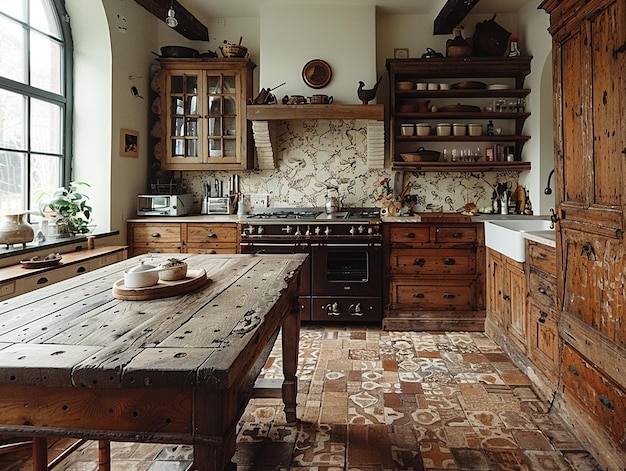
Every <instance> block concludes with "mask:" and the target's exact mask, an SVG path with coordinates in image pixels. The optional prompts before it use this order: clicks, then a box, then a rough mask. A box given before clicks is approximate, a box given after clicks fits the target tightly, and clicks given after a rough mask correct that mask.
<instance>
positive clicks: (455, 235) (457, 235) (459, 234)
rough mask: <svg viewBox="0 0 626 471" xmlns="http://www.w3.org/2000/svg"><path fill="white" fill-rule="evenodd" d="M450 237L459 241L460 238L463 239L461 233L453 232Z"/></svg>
mask: <svg viewBox="0 0 626 471" xmlns="http://www.w3.org/2000/svg"><path fill="white" fill-rule="evenodd" d="M452 237H454V238H455V239H460V238H461V237H463V233H462V232H455V233H454V234H452Z"/></svg>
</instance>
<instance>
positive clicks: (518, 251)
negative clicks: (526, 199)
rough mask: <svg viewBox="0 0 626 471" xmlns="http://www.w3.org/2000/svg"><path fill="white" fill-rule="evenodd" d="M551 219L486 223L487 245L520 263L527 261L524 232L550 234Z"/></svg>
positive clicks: (502, 220) (505, 220)
mask: <svg viewBox="0 0 626 471" xmlns="http://www.w3.org/2000/svg"><path fill="white" fill-rule="evenodd" d="M550 225H551V222H550V220H549V219H537V218H528V219H500V220H492V221H485V245H486V246H487V247H489V248H491V249H493V250H495V251H496V252H500V253H501V254H502V255H506V256H507V257H509V258H512V259H513V260H517V261H518V262H524V261H526V248H525V244H524V232H550V233H554V229H553V228H552V229H551V228H550Z"/></svg>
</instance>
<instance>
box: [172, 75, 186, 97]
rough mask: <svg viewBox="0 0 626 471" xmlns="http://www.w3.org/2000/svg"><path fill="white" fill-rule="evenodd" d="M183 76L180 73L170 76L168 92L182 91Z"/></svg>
mask: <svg viewBox="0 0 626 471" xmlns="http://www.w3.org/2000/svg"><path fill="white" fill-rule="evenodd" d="M183 83H184V78H183V76H182V75H172V77H170V92H171V93H183V90H184V88H183Z"/></svg>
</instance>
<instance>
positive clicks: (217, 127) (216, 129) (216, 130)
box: [208, 118, 222, 136]
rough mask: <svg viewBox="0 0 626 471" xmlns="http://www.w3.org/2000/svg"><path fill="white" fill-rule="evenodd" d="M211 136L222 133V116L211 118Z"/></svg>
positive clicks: (209, 133)
mask: <svg viewBox="0 0 626 471" xmlns="http://www.w3.org/2000/svg"><path fill="white" fill-rule="evenodd" d="M208 135H209V136H221V135H222V118H209V131H208Z"/></svg>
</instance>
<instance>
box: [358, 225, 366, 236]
mask: <svg viewBox="0 0 626 471" xmlns="http://www.w3.org/2000/svg"><path fill="white" fill-rule="evenodd" d="M358 231H359V234H363V233H364V232H365V228H364V227H363V224H361V225H360V226H359V229H358Z"/></svg>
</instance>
